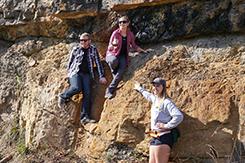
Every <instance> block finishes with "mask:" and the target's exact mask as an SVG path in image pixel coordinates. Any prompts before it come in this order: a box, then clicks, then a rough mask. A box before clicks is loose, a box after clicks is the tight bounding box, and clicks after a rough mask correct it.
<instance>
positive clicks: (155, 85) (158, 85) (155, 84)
mask: <svg viewBox="0 0 245 163" xmlns="http://www.w3.org/2000/svg"><path fill="white" fill-rule="evenodd" d="M153 86H154V87H160V86H161V84H157V83H154V84H153Z"/></svg>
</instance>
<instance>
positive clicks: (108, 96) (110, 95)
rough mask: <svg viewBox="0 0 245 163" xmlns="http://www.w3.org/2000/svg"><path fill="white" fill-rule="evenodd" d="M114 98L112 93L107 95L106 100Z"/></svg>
mask: <svg viewBox="0 0 245 163" xmlns="http://www.w3.org/2000/svg"><path fill="white" fill-rule="evenodd" d="M113 97H114V96H113V94H112V93H110V92H107V93H106V94H105V98H107V99H112V98H113Z"/></svg>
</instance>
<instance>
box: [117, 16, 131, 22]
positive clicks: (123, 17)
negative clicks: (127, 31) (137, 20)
mask: <svg viewBox="0 0 245 163" xmlns="http://www.w3.org/2000/svg"><path fill="white" fill-rule="evenodd" d="M119 19H126V20H127V21H128V22H129V18H128V16H126V15H123V16H121V17H120V18H119ZM119 19H118V20H119Z"/></svg>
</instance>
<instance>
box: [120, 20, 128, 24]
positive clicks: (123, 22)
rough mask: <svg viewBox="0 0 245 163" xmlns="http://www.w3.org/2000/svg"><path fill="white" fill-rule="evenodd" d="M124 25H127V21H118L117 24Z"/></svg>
mask: <svg viewBox="0 0 245 163" xmlns="http://www.w3.org/2000/svg"><path fill="white" fill-rule="evenodd" d="M126 23H128V21H126V20H122V21H119V24H126Z"/></svg>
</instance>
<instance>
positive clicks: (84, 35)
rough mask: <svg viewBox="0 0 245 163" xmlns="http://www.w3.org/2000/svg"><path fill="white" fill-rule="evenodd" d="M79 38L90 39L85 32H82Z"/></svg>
mask: <svg viewBox="0 0 245 163" xmlns="http://www.w3.org/2000/svg"><path fill="white" fill-rule="evenodd" d="M81 37H88V38H89V39H90V34H89V33H87V32H84V33H82V34H81V35H80V37H79V38H81Z"/></svg>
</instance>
